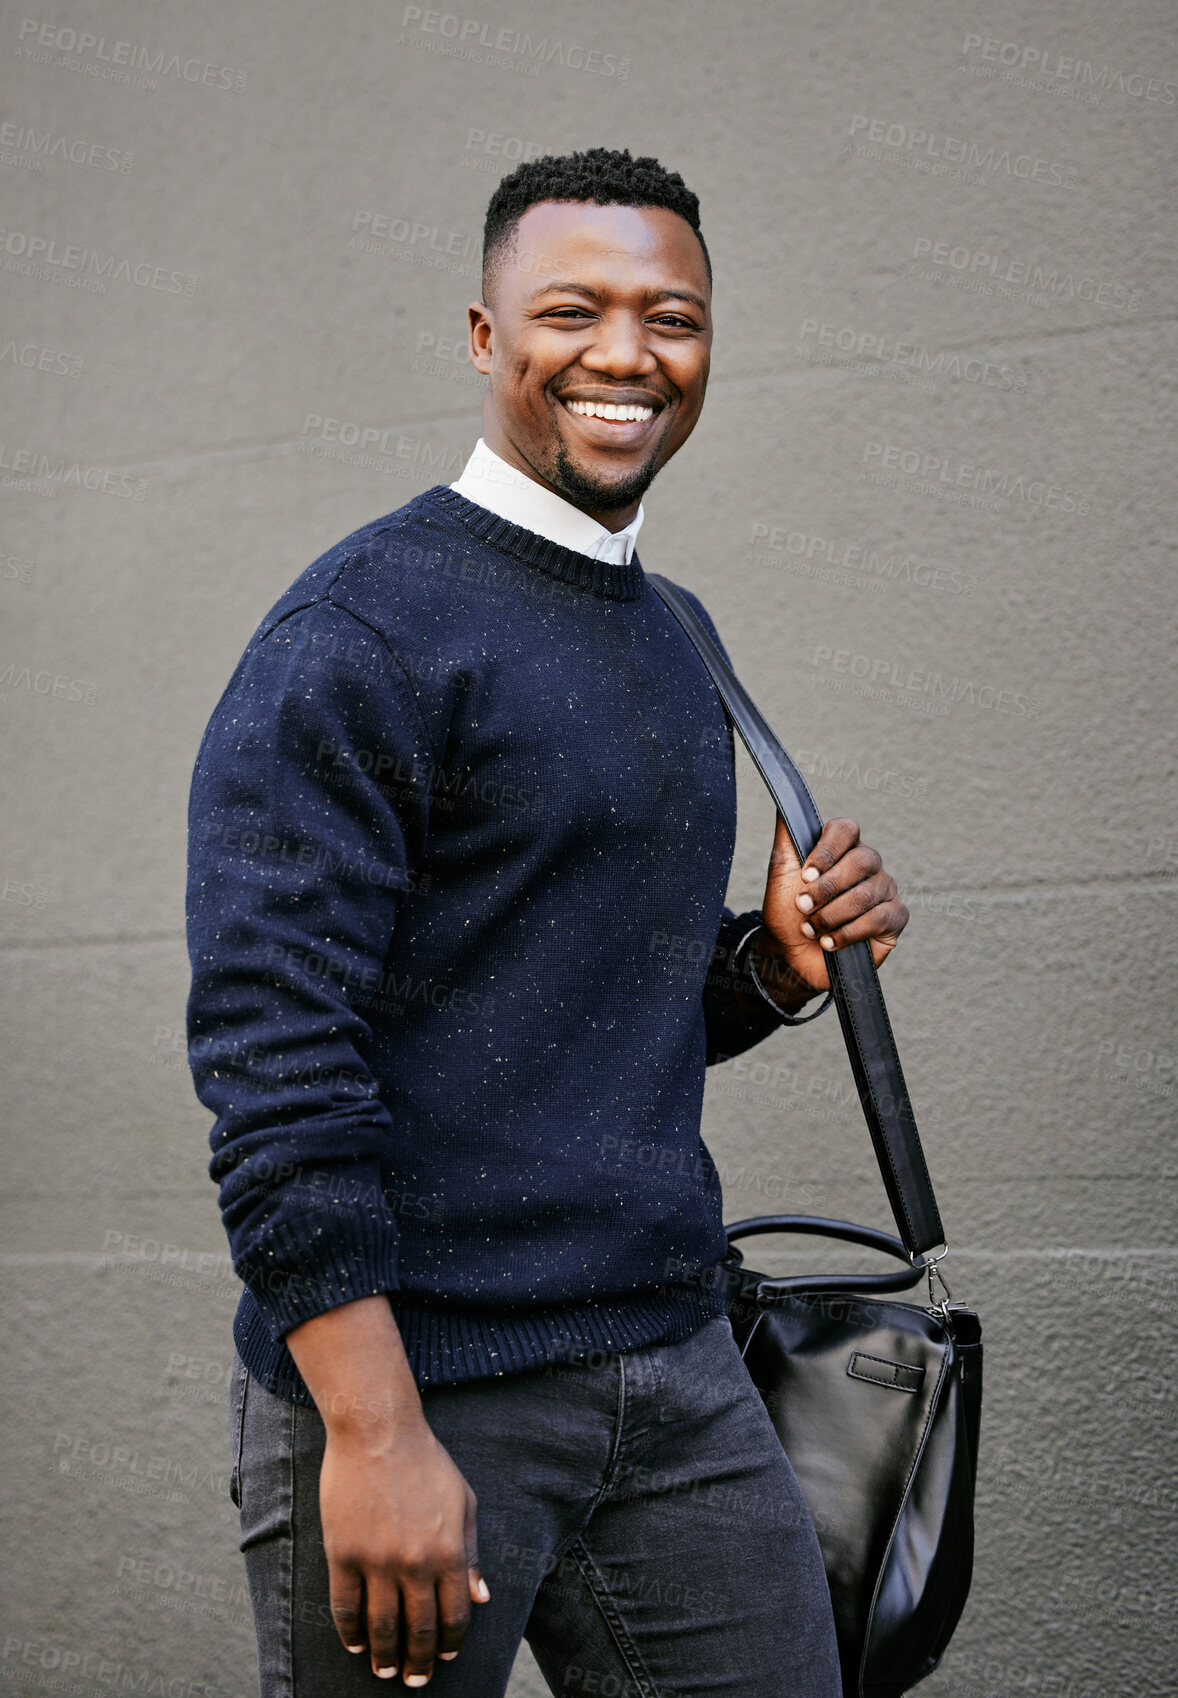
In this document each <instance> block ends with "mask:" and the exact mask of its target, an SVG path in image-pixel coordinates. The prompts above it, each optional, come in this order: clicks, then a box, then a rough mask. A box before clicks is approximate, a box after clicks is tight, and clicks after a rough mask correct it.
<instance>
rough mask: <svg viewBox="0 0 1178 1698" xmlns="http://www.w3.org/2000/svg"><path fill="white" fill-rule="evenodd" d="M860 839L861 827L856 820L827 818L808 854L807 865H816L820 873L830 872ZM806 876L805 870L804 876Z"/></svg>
mask: <svg viewBox="0 0 1178 1698" xmlns="http://www.w3.org/2000/svg"><path fill="white" fill-rule="evenodd" d="M858 841H859V827H858V826H857V825H856V824H855V821H854V820H847V819H838V820H827V822H826V824H825V825H824V826H823V827H822V835H821V836H820V837H819V839H818V841H817V843H816V844H815V845H814V847H813V849H811V851H810V853H809V854H808V855H807V856H806V867H807V868H809V867H816V868H817V869H818V872H819V873H820V874H821V873H825V872H829V870H830V868H831V867H833V866H834V864H835V862H836V861H841V860H842V858H843V856H844V855H845V854H846V853H847V851H848V849H853V848H854V847H855V845H856V843H858ZM805 876H806V875H805V872H803V874H802V877H803V878H805Z"/></svg>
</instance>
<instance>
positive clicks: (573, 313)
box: [545, 307, 589, 318]
mask: <svg viewBox="0 0 1178 1698" xmlns="http://www.w3.org/2000/svg"><path fill="white" fill-rule="evenodd" d="M545 317H546V318H588V317H589V314H588V313H587V312H585V310H584V309H583V308H582V307H554V308H553V309H552V311H551V312H550V313H546V314H545Z"/></svg>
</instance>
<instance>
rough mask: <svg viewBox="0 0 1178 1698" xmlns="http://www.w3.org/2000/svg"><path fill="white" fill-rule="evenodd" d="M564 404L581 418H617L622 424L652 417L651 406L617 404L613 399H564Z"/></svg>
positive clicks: (652, 409) (652, 410)
mask: <svg viewBox="0 0 1178 1698" xmlns="http://www.w3.org/2000/svg"><path fill="white" fill-rule="evenodd" d="M565 406H566V407H567V408H568V410H569V412H570V413H577V414H578V415H579V416H580V417H581V418H583V419H617V420H620V421H621V422H622V423H623V424H631V423H633V422H635V421H638V422H642V421H644V420H646V419H652V418H653V417H654V408H653V407H638V406H626V405H622V406H618V405H617V404H616V403H615V402H613V401H566V402H565Z"/></svg>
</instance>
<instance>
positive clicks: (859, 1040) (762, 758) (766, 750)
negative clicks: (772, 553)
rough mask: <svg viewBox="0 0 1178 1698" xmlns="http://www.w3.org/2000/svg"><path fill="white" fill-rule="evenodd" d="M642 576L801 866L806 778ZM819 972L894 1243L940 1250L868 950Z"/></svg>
mask: <svg viewBox="0 0 1178 1698" xmlns="http://www.w3.org/2000/svg"><path fill="white" fill-rule="evenodd" d="M646 577H647V581H648V582H649V583H650V584H651V586H652V587H653V589H654V590H655V591H656V593H657V594H658V595H659V596H660V597H661V598H662V600H663V602H664V603H665V605H666V606H667V607H668V608H669V609H670V611H671V612H672V613H673V614H674V616H675V618H676V619H677V620H678V621H679V623H680V624H681V625H682V627H683V629H684V630H685V631H686V633H687V635H688V636H689V637H690V639H691V641H692V642H693V643H694V645H695V647H696V649H697V650H698V652H699V655H700V658H701V659H702V660H703V663H704V665H705V666H706V667H707V669H708V672H709V673H710V674H711V678H712V682H713V683H714V684H715V686H716V689H717V690H718V691H719V694H720V697H721V699H722V700H723V702H724V705H725V707H726V708H727V709H728V713H729V716H730V718H731V719H732V722H733V724H734V725H735V726H736V729H737V730H738V731H739V732H740V735H741V738H742V740H743V742H744V744H745V746H746V748H747V749H748V752H749V754H750V755H751V756H752V759H753V762H754V764H755V765H756V767H757V770H758V771H759V772H760V774H761V777H762V778H763V779H764V781H765V783H766V785H767V786H768V789H769V793H770V795H771V796H772V797H773V800H774V802H775V803H776V804H777V811H778V813H779V814H780V815H781V817H782V819H783V820H784V821H785V827H786V830H787V831H788V832H789V835H790V839H791V841H792V843H793V846H794V848H795V850H796V851H797V853H798V857H799V859H800V860H803V861H804V860H805V858H806V856H807V855H808V854H809V853H810V851H811V850H812V849H813V847H814V845H815V843H817V841H818V838H819V835H820V834H821V831H822V816H821V814H820V813H819V812H818V809H817V807H816V806H815V803H814V798H813V797H812V796H811V794H810V791H809V789H808V787H807V785H806V781H805V779H804V778H803V777H802V775H801V773H800V772H799V771H798V769H797V767H796V766H795V765H794V763H793V762H792V761H791V760H790V758H789V756H788V755H787V754H786V752H785V750H784V749H783V748H782V746H781V744H780V743H779V742H778V740H777V738H776V737H775V736H774V734H773V732H772V730H771V729H770V727H769V724H768V722H767V721H766V719H765V718H764V716H763V715H762V714H761V712H760V711H759V709H758V708H757V706H756V704H755V703H754V702H753V700H752V698H751V696H750V695H749V694H748V692H747V690H745V688H744V686H743V685H742V684H741V682H740V680H739V679H738V678H737V676H736V674H735V672H733V670H732V668H731V666H729V664H728V662H727V661H726V660H725V658H724V656H723V654H721V652H720V650H719V648H717V646H716V644H715V642H713V640H712V637H711V635H710V634H709V632H708V630H707V627H706V626H705V625H704V623H703V621H702V620H701V619H700V618H699V616H698V614H697V613H696V611H695V609H694V608H693V607H692V606H691V604H690V602H689V601H688V600H687V597H686V596H685V595H684V594H683V591H682V590H681V589H679V587H678V585H676V584H673V583H671V582H670V580H669V579H667V578H664V577H661V576H660V575H659V574H658V573H656V572H648V573H647V574H646ZM826 965H827V971H828V972H829V974H830V983H831V990H832V991H833V993H834V1002H835V1007H836V1008H837V1009H838V1016H839V1022H840V1024H841V1026H842V1030H843V1038H844V1040H845V1042H846V1045H847V1053H848V1054H849V1056H850V1058H851V1071H852V1073H853V1075H854V1079H855V1085H856V1088H857V1090H858V1092H859V1101H860V1102H861V1103H862V1105H863V1113H864V1115H865V1117H866V1120H867V1126H868V1130H869V1131H870V1133H871V1141H872V1143H873V1145H874V1146H875V1154H876V1158H877V1160H878V1162H879V1168H880V1172H881V1174H882V1175H883V1182H884V1189H885V1190H886V1192H887V1195H888V1201H889V1203H890V1204H891V1207H892V1213H893V1215H894V1216H895V1218H896V1225H897V1227H898V1229H899V1232H900V1237H901V1238H902V1239H903V1241H904V1246H905V1248H906V1249H907V1251H908V1253H909V1254H910V1255H912V1256H916V1255H924V1254H925V1253H926V1252H927V1251H929V1250H932V1249H935V1248H937V1247H938V1246H940V1245H942V1244H943V1243H944V1242H945V1235H944V1229H943V1228H942V1225H941V1216H940V1212H939V1211H938V1209H937V1199H936V1197H935V1196H934V1194H933V1187H932V1181H931V1180H930V1178H929V1174H928V1168H927V1167H926V1165H925V1160H924V1151H923V1150H922V1149H921V1144H920V1134H919V1132H918V1131H917V1129H916V1120H915V1117H914V1115H913V1113H912V1104H911V1102H910V1100H909V1097H908V1090H907V1087H906V1085H905V1083H904V1075H903V1072H902V1071H901V1068H900V1056H899V1052H898V1051H897V1049H896V1040H895V1038H894V1037H893V1035H892V1026H891V1022H890V1020H889V1019H888V1011H887V1008H886V1006H885V1005H884V999H883V992H882V991H881V990H880V985H879V976H878V974H877V973H876V970H875V962H874V961H873V960H872V956H871V946H870V944H869V943H868V942H867V941H866V939H864V940H862V941H861V942H859V943H851V944H846V945H845V946H844V947H843V948H842V949H840V950H837V951H835V952H833V953H832V954H831V955H829V956H828V957H827V963H826Z"/></svg>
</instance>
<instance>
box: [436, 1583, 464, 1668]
mask: <svg viewBox="0 0 1178 1698" xmlns="http://www.w3.org/2000/svg"><path fill="white" fill-rule="evenodd" d="M469 1573H470V1571H469V1569H467V1568H466V1567H465V1566H464V1567H462V1568H454V1569H451V1570H449V1571H448V1572H447V1573H446V1574H443V1575H440V1576H439V1577H438V1604H437V1607H438V1656H439V1657H443V1658H444V1659H445V1660H446V1661H447V1662H449V1660H450V1658H451V1657H456V1656H457V1655H458V1653H459V1651H460V1650H461V1649H462V1642H463V1640H464V1639H465V1638H466V1634H467V1630H468V1629H469V1627H470V1587H469V1583H468V1581H469Z"/></svg>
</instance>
